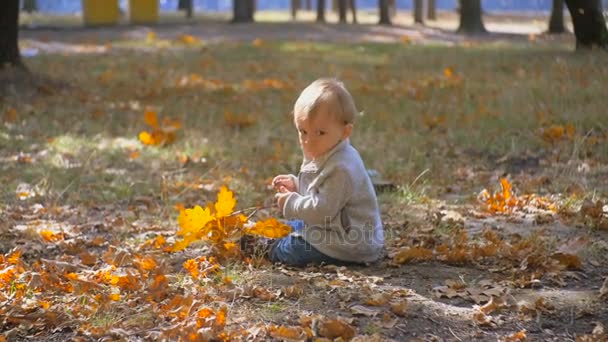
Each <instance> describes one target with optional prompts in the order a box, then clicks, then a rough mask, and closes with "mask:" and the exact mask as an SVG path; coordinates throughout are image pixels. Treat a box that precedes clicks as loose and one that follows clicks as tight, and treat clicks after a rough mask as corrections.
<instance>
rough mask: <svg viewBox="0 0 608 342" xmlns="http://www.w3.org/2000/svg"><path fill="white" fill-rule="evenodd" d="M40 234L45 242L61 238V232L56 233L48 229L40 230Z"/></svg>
mask: <svg viewBox="0 0 608 342" xmlns="http://www.w3.org/2000/svg"><path fill="white" fill-rule="evenodd" d="M40 236H42V238H43V239H44V240H45V241H47V242H53V241H59V240H63V234H57V233H54V232H52V231H50V230H41V231H40Z"/></svg>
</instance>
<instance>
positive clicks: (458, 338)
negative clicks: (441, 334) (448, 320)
mask: <svg viewBox="0 0 608 342" xmlns="http://www.w3.org/2000/svg"><path fill="white" fill-rule="evenodd" d="M448 329H450V332H451V333H452V336H454V337H455V338H456V339H457V340H458V341H462V339H461V338H460V337H458V336H456V334H454V332H453V331H452V328H450V327H448Z"/></svg>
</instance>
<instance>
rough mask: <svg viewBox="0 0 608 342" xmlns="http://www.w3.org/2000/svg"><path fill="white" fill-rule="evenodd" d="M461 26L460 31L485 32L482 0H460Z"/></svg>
mask: <svg viewBox="0 0 608 342" xmlns="http://www.w3.org/2000/svg"><path fill="white" fill-rule="evenodd" d="M459 4H460V26H459V27H458V32H461V33H465V34H475V33H485V32H487V31H486V28H485V26H484V25H483V20H482V19H481V0H460V1H459Z"/></svg>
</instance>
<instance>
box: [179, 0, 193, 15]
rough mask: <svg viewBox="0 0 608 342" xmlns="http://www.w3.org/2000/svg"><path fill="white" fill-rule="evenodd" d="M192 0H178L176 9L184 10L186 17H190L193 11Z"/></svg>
mask: <svg viewBox="0 0 608 342" xmlns="http://www.w3.org/2000/svg"><path fill="white" fill-rule="evenodd" d="M192 2H193V0H179V3H178V5H177V9H178V10H180V11H186V18H192V15H193V13H194V4H193V3H192Z"/></svg>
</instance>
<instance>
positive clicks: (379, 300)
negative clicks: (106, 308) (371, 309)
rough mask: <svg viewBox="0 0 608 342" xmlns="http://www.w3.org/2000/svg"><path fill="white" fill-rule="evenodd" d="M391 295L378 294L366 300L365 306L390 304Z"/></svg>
mask: <svg viewBox="0 0 608 342" xmlns="http://www.w3.org/2000/svg"><path fill="white" fill-rule="evenodd" d="M390 298H391V297H390V295H389V294H387V293H377V294H375V295H373V296H372V297H371V298H368V299H366V300H365V304H367V305H371V306H382V305H385V304H386V303H388V301H389V300H390Z"/></svg>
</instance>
